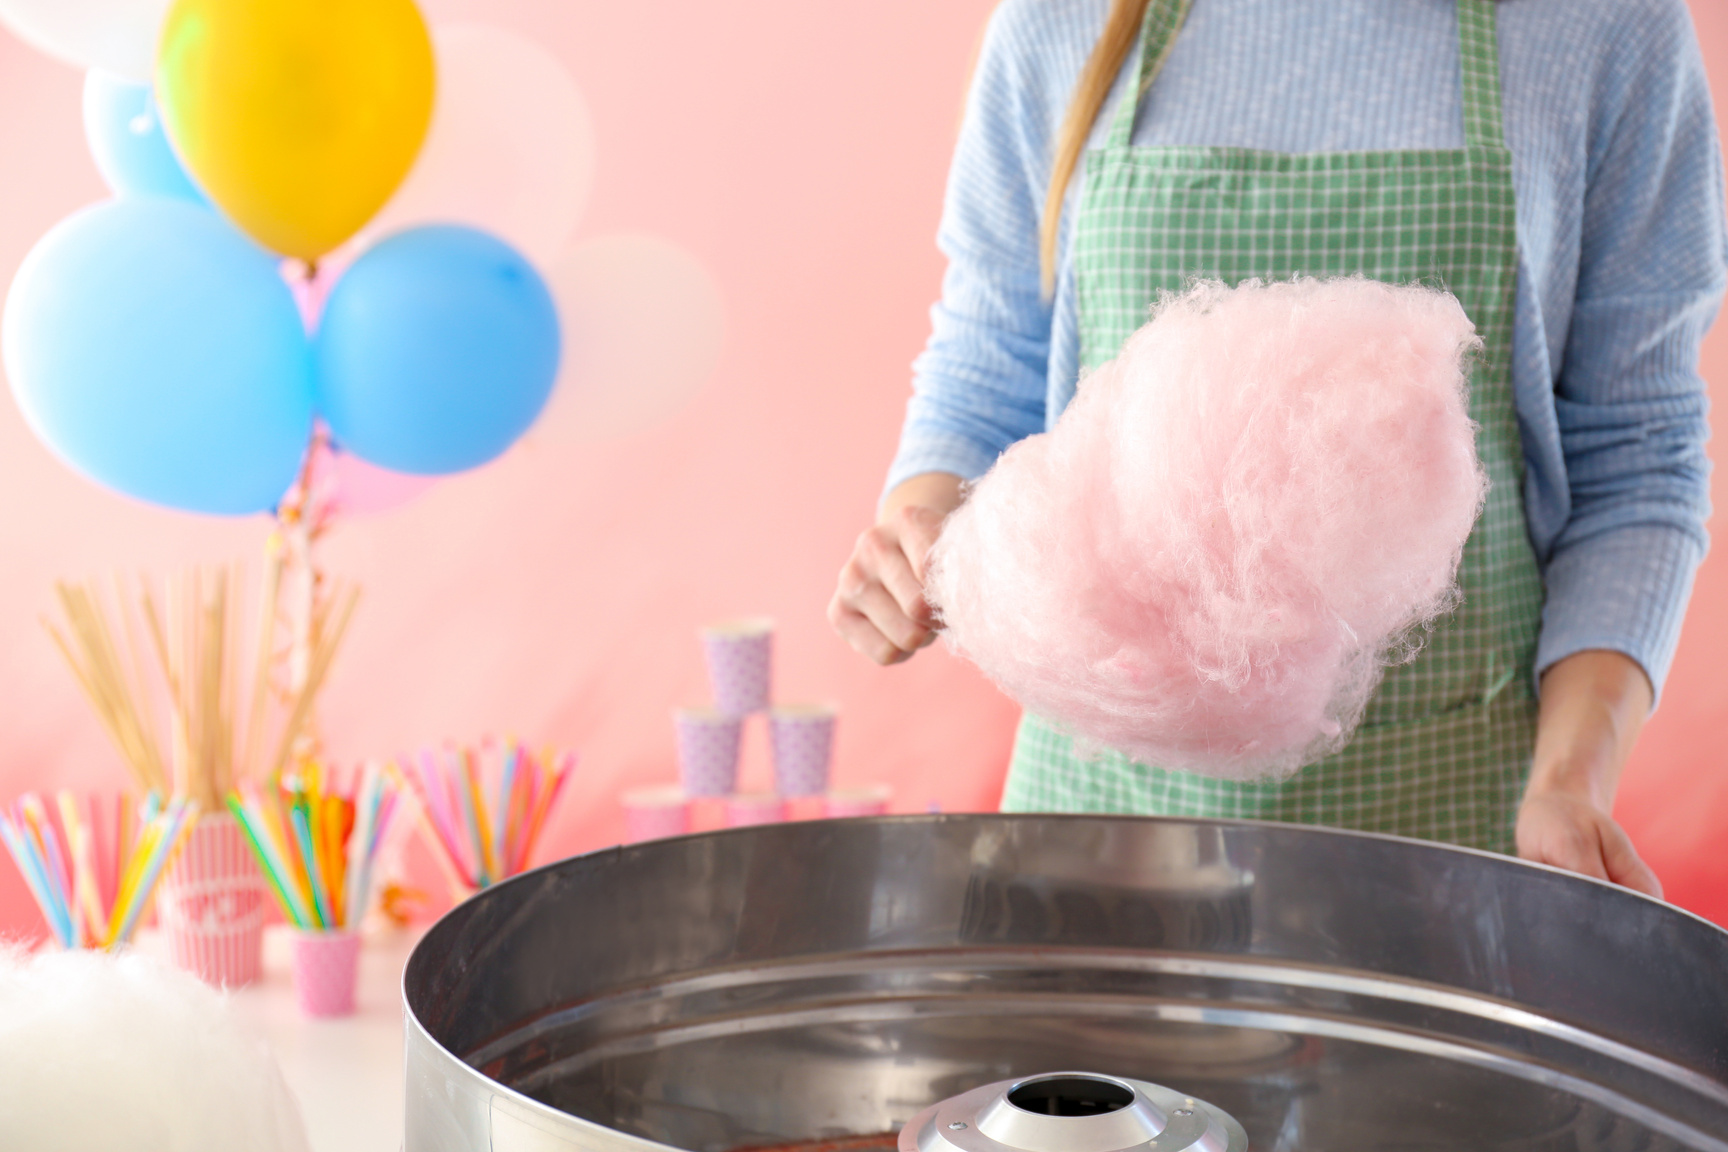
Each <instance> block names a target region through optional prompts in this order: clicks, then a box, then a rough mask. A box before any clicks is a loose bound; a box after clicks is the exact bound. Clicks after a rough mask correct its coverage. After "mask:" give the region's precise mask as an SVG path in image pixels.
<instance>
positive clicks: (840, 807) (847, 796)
mask: <svg viewBox="0 0 1728 1152" xmlns="http://www.w3.org/2000/svg"><path fill="white" fill-rule="evenodd" d="M892 795H893V792H892V790H891V789H890V788H889V787H888V786H887V785H886V784H878V785H876V786H875V787H872V788H851V789H846V790H843V791H839V792H829V793H828V794H827V795H825V796H823V797H822V815H824V816H826V817H828V818H829V819H830V820H838V819H842V818H845V817H848V816H880V815H882V814H883V813H885V812H887V811H888V798H889V797H890V796H892Z"/></svg>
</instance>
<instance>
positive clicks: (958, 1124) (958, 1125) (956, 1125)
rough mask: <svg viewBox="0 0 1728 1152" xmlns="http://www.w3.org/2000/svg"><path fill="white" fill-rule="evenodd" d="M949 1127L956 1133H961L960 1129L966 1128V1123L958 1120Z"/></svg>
mask: <svg viewBox="0 0 1728 1152" xmlns="http://www.w3.org/2000/svg"><path fill="white" fill-rule="evenodd" d="M948 1127H950V1128H952V1129H954V1131H956V1132H958V1131H960V1129H962V1128H964V1127H966V1122H965V1121H964V1120H956V1121H954V1123H952V1124H950V1125H948Z"/></svg>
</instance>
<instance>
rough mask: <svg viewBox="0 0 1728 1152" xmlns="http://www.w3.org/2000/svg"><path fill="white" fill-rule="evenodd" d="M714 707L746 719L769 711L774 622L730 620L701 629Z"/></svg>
mask: <svg viewBox="0 0 1728 1152" xmlns="http://www.w3.org/2000/svg"><path fill="white" fill-rule="evenodd" d="M702 647H703V650H704V652H705V653H706V654H707V657H708V681H709V683H710V684H711V685H712V687H713V690H714V707H715V708H716V709H718V710H719V711H721V712H724V713H726V714H727V715H729V716H748V715H749V714H750V713H752V712H760V711H762V709H764V708H766V707H768V702H769V700H771V699H772V698H773V697H772V693H771V691H770V683H771V680H772V671H773V663H774V622H773V621H772V620H733V621H729V622H728V623H725V624H715V625H713V626H711V627H708V628H704V629H702Z"/></svg>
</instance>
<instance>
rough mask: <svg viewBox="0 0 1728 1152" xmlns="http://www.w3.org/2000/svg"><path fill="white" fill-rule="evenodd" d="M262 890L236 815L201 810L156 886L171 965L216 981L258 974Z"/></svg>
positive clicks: (227, 984) (234, 983)
mask: <svg viewBox="0 0 1728 1152" xmlns="http://www.w3.org/2000/svg"><path fill="white" fill-rule="evenodd" d="M266 895H267V893H266V890H265V887H264V876H263V874H262V873H260V872H259V871H258V864H257V861H256V860H254V859H253V857H252V850H251V849H250V848H249V847H248V846H247V844H246V834H245V832H243V831H242V830H241V828H240V824H239V822H238V821H237V820H235V819H234V817H233V816H230V815H229V814H228V813H226V812H217V813H211V814H209V815H206V816H203V817H201V818H200V819H199V821H198V823H197V824H195V825H194V826H193V828H192V831H191V832H190V833H189V834H188V835H187V837H186V842H185V843H184V844H182V845H181V846H180V850H179V852H177V853H176V854H175V856H174V859H173V861H172V862H171V863H170V864H169V865H168V868H167V870H166V871H165V872H164V873H163V874H162V880H161V883H160V885H159V886H158V887H157V889H156V916H157V919H158V920H159V921H160V922H161V925H162V934H163V935H164V936H165V937H167V940H168V954H169V956H170V957H171V958H172V959H173V961H174V964H175V966H176V967H179V968H183V969H185V970H186V971H188V972H191V973H192V974H193V975H195V976H197V977H198V978H199V979H201V980H203V981H204V982H205V983H207V984H214V985H216V986H217V987H219V988H239V987H242V986H243V985H246V984H250V983H252V982H253V981H254V980H256V979H258V973H259V970H260V968H261V967H262V958H263V948H264V910H265V899H266Z"/></svg>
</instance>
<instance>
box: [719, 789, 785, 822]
mask: <svg viewBox="0 0 1728 1152" xmlns="http://www.w3.org/2000/svg"><path fill="white" fill-rule="evenodd" d="M784 819H786V801H784V800H782V799H781V798H780V797H778V796H776V795H775V794H774V793H772V792H748V793H744V794H741V795H738V796H729V797H727V798H726V826H727V827H728V828H749V827H751V826H753V825H756V824H778V823H780V822H781V821H782V820H784Z"/></svg>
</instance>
